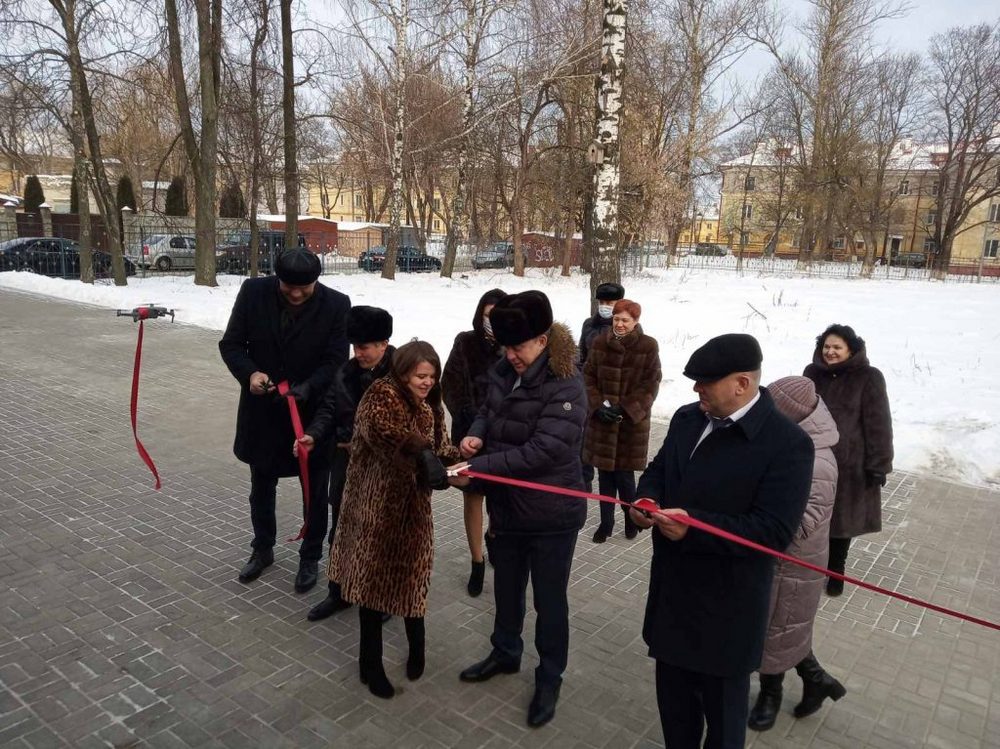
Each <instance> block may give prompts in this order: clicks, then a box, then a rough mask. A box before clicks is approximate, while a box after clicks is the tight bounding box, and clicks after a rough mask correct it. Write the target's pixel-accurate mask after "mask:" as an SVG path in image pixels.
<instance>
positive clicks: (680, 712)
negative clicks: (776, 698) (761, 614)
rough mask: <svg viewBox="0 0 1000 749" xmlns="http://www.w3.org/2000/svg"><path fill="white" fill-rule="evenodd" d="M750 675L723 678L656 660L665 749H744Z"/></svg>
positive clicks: (657, 701) (657, 686)
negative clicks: (703, 739)
mask: <svg viewBox="0 0 1000 749" xmlns="http://www.w3.org/2000/svg"><path fill="white" fill-rule="evenodd" d="M749 699H750V674H745V675H742V676H733V677H729V678H723V677H721V676H709V675H708V674H700V673H697V672H695V671H688V670H687V669H683V668H678V667H676V666H671V665H669V664H666V663H664V662H663V661H657V662H656V706H657V707H658V708H659V710H660V724H661V725H662V726H663V740H664V742H665V743H666V749H700V748H701V747H702V743H701V737H702V734H703V733H704V731H705V726H706V724H707V725H708V735H707V736H706V737H705V744H704V749H743V743H744V741H745V740H746V732H747V717H748V715H749V705H748V701H749Z"/></svg>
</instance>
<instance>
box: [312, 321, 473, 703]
mask: <svg viewBox="0 0 1000 749" xmlns="http://www.w3.org/2000/svg"><path fill="white" fill-rule="evenodd" d="M440 377H441V362H440V360H439V359H438V356H437V354H436V353H435V351H434V349H433V347H431V345H430V344H429V343H426V342H424V341H413V342H411V343H407V344H405V345H403V346H400V347H399V348H398V349H397V350H396V353H395V354H394V356H393V359H392V369H391V371H390V374H389V375H388V376H386V377H383V378H382V379H381V380H377V381H376V382H374V383H372V385H371V387H369V388H368V390H367V392H366V393H365V395H364V397H363V398H362V399H361V403H360V404H359V405H358V411H357V417H356V420H355V424H354V436H353V438H352V440H351V461H350V464H349V465H348V467H347V482H346V484H345V486H344V496H343V501H342V505H341V509H340V523H339V527H338V529H337V536H336V540H335V541H334V545H333V550H332V552H331V554H330V571H329V572H330V579H331V580H338V581H339V582H340V585H341V589H342V595H343V597H344V600H346V601H350V602H351V603H355V604H357V605H358V615H359V618H360V621H361V645H360V657H359V661H360V666H361V682H362V683H363V684H367V685H368V688H369V690H370V691H371V693H372V694H374V695H376V696H378V697H384V698H388V697H392V696H393V694H395V690H394V689H393V686H392V684H391V683H390V682H389V680H388V678H387V677H386V674H385V669H384V667H383V665H382V613H383V612H384V613H387V614H392V615H394V616H401V617H403V618H404V619H405V624H406V637H407V640H408V642H409V646H410V652H409V658H408V659H407V662H406V675H407V677H408V678H410V679H411V680H412V679H418V678H420V676H421V675H422V674H423V671H424V614H425V613H426V611H427V589H428V587H429V585H430V581H431V566H432V562H433V560H434V523H433V519H432V517H431V503H430V499H431V490H432V489H435V488H439V489H443V488H447V486H448V482H447V477H446V475H445V470H444V466H443V464H442V463H441V460H446V461H448V462H454V461H455V460H457V458H458V451H457V450H456V449H455V448H454V447H452V445H451V442H450V441H449V440H448V435H447V431H446V429H445V421H444V412H443V410H442V408H441V393H440V387H439V386H438V381H439V380H440Z"/></svg>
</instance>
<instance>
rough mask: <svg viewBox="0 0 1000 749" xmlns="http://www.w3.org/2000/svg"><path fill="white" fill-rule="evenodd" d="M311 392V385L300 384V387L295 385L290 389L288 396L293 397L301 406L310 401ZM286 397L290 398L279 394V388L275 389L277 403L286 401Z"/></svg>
mask: <svg viewBox="0 0 1000 749" xmlns="http://www.w3.org/2000/svg"><path fill="white" fill-rule="evenodd" d="M311 391H312V388H310V387H309V383H308V382H300V383H299V384H298V385H293V386H292V387H290V388H288V395H290V396H292V397H293V398H294V399H295V402H296V403H300V404H301V403H305V402H306V401H307V400H309V393H310V392H311ZM286 397H288V396H285V395H282V394H281V393H279V392H278V388H277V387H275V389H274V399H275V400H277V401H284V400H285V398H286Z"/></svg>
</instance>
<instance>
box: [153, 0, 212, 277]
mask: <svg viewBox="0 0 1000 749" xmlns="http://www.w3.org/2000/svg"><path fill="white" fill-rule="evenodd" d="M194 9H195V25H196V29H197V36H198V90H199V105H200V106H199V114H200V118H199V120H200V121H199V126H198V128H197V131H196V129H195V125H194V119H193V117H192V114H191V102H190V98H189V96H188V90H187V79H186V75H185V68H184V52H183V45H182V43H181V29H182V26H181V17H180V15H179V14H178V12H177V2H176V0H164V14H165V20H166V27H167V51H168V56H169V61H170V63H169V64H170V78H171V80H172V81H173V84H174V98H175V100H176V103H177V114H178V120H179V124H180V130H181V135H182V140H183V142H184V150H185V153H186V154H187V157H188V161H189V162H190V164H191V172H192V174H193V175H194V193H195V235H196V237H197V241H196V249H195V271H194V282H195V284H197V285H199V286H215V285H216V282H215V241H216V237H215V226H216V222H215V210H216V192H217V183H216V172H217V167H218V142H219V95H220V91H219V87H220V80H221V74H220V69H221V64H222V0H194ZM199 136H200V137H199Z"/></svg>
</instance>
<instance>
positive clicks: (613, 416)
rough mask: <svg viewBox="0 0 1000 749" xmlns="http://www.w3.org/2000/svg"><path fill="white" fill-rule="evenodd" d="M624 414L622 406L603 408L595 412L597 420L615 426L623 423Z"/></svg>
mask: <svg viewBox="0 0 1000 749" xmlns="http://www.w3.org/2000/svg"><path fill="white" fill-rule="evenodd" d="M624 413H625V412H624V410H623V409H622V407H621V406H601V407H600V408H599V409H597V411H595V414H596V416H597V418H598V419H600V420H601V421H603V422H604V423H605V424H615V423H617V422H619V421H621V420H622V418H623V416H624Z"/></svg>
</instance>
